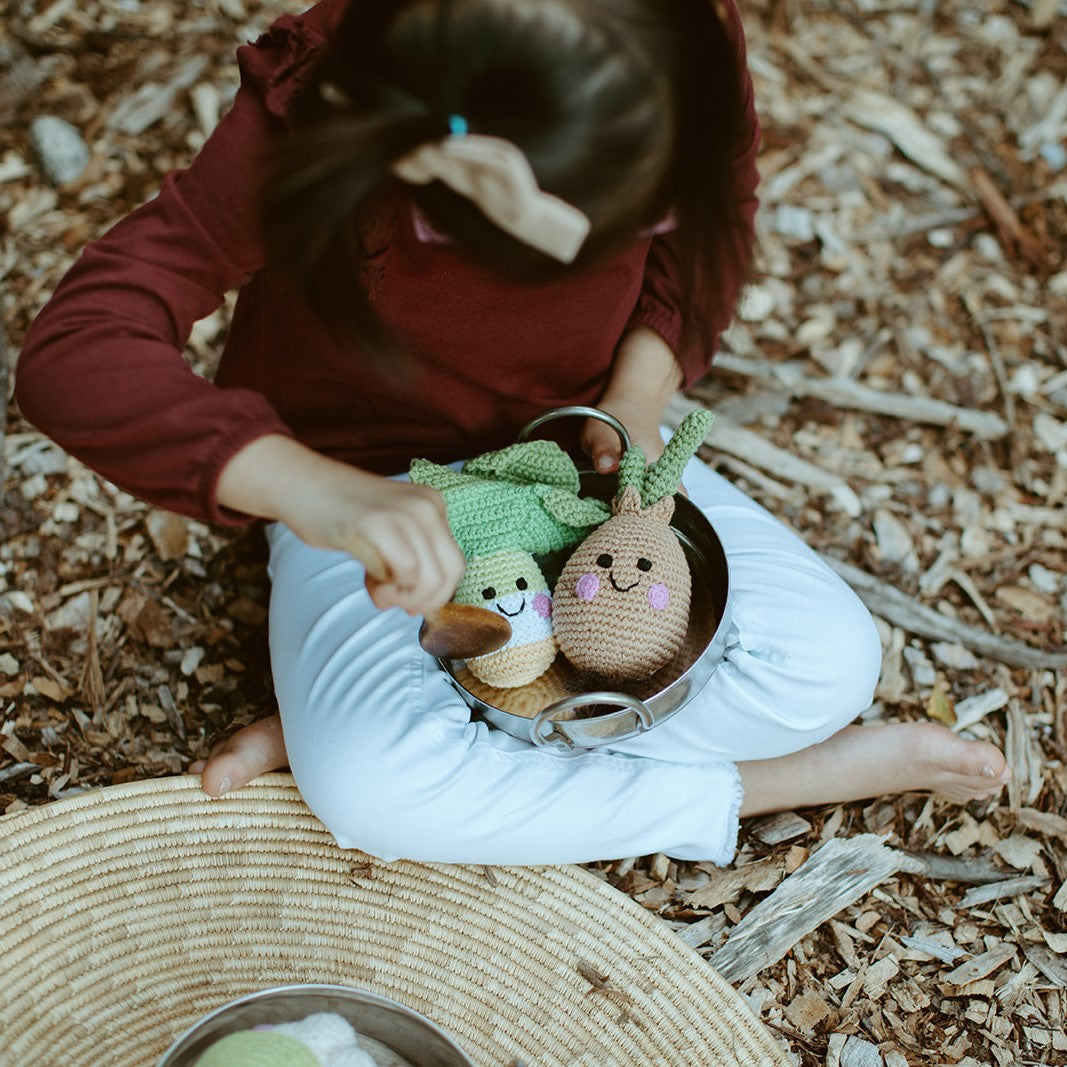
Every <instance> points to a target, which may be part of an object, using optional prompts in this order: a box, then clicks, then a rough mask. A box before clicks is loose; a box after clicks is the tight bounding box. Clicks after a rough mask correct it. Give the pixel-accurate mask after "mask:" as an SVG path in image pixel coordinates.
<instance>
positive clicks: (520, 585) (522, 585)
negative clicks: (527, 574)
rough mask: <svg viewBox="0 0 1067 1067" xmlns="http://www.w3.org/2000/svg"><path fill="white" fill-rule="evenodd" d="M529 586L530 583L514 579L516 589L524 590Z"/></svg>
mask: <svg viewBox="0 0 1067 1067" xmlns="http://www.w3.org/2000/svg"><path fill="white" fill-rule="evenodd" d="M529 584H530V583H529V582H527V581H526V579H525V578H516V579H515V588H516V589H523V590H525V589H526V588H527V587H528V586H529Z"/></svg>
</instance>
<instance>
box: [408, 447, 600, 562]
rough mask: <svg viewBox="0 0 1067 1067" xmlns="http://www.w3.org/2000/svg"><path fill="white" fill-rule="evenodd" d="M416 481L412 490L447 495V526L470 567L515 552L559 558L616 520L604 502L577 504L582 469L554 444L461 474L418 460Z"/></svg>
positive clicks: (483, 461) (521, 450)
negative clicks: (418, 487) (598, 527)
mask: <svg viewBox="0 0 1067 1067" xmlns="http://www.w3.org/2000/svg"><path fill="white" fill-rule="evenodd" d="M410 474H411V480H412V481H413V482H417V483H419V484H422V485H429V486H432V487H433V488H435V489H439V490H440V491H441V494H442V495H443V496H444V498H445V506H446V507H447V509H448V524H449V526H450V527H451V529H452V534H453V536H454V537H455V539H456V542H457V543H458V544H459V547H460V548H461V549H462V551H463V554H464V555H465V556H466V557H467V559H473V558H475V557H477V556H489V555H493V554H495V553H497V552H502V551H506V550H509V549H513V550H520V551H523V552H531V553H534V554H542V553H547V552H558V551H560V550H562V549H564V548H568V547H570V546H571V545H575V544H577V543H578V542H579V541H581V540H582V539H583V538H584V537H585V535H586V534H587V533H588V531H589V527H591V526H595V525H598V524H599V523H601V522H603V521H604V520H605V519H607V518H608V517H609V514H610V512H609V510H608V508H607V507H606V506H605V505H603V504H602V503H600V502H599V501H590V500H586V499H584V498H581V497H579V496H578V492H579V490H580V488H581V480H580V477H579V475H578V469H577V467H575V465H574V461H573V460H572V459H571V458H570V457H569V456H568V455H567V454H566V452H564V451H563V449H561V448H560V447H559V445H557V444H556V443H555V442H553V441H526V442H522V443H520V444H518V445H512V446H510V447H509V448H505V449H501V450H499V451H497V452H487V453H486V454H485V455H482V456H478V457H476V458H474V459H472V460H470V461H469V462H468V463H466V464H464V467H463V470H462V471H461V472H456V471H454V470H452V469H451V468H449V467H442V466H440V465H439V464H436V463H431V462H429V461H428V460H415V461H413V462H412V464H411V469H410Z"/></svg>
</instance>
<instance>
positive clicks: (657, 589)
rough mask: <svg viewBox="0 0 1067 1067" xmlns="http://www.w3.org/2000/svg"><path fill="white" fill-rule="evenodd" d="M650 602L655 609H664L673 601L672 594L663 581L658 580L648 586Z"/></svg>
mask: <svg viewBox="0 0 1067 1067" xmlns="http://www.w3.org/2000/svg"><path fill="white" fill-rule="evenodd" d="M648 602H649V603H650V604H651V605H652V610H653V611H663V609H664V608H666V606H667V605H668V604H669V603H670V602H671V594H670V593H669V592H668V590H667V587H666V586H665V585H664V584H663V583H662V582H656V584H655V585H650V586H649V587H648Z"/></svg>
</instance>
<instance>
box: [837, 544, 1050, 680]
mask: <svg viewBox="0 0 1067 1067" xmlns="http://www.w3.org/2000/svg"><path fill="white" fill-rule="evenodd" d="M822 558H823V559H824V560H825V561H826V562H827V563H828V564H829V565H830V567H832V568H833V569H834V570H835V571H837V573H838V574H839V575H840V576H841V577H842V578H844V579H845V581H846V582H848V584H849V585H850V586H852V588H853V589H854V590H855V591H856V593H857V594H858V595H859V598H860V599H861V600H862V601H863V602H864V603H865V604H866V605H867V607H868V608H870V609H871V611H872V612H874V614H875V615H880V616H881V617H882V618H883V619H885V620H886V622H891V623H892V624H893V625H894V626H899V627H900V628H901V629H902V630H906V631H907V632H908V633H912V634H918V635H919V636H920V637H928V638H931V639H933V640H935V641H951V642H953V643H955V644H960V645H963V646H964V648H969V649H970V650H971V651H972V652H977V653H979V654H981V655H983V656H988V657H989V658H990V659H994V660H997V661H998V662H1000V663H1007V664H1008V665H1009V666H1012V667H1035V668H1045V669H1048V670H1059V669H1062V668H1064V667H1067V652H1048V651H1045V650H1044V649H1040V648H1034V647H1033V646H1032V645H1025V644H1023V643H1022V642H1021V641H1012V640H1011V639H1010V638H1006V637H998V636H996V635H995V634H991V633H989V632H987V631H986V630H980V629H979V628H978V627H977V626H971V625H970V624H968V623H965V622H960V621H959V620H958V619H951V618H949V617H948V616H947V615H942V614H941V613H940V612H939V611H935V610H934V609H933V608H930V607H927V606H926V605H925V604H920V603H919V602H918V601H917V600H915V599H914V598H913V597H910V596H908V595H907V593H902V592H901V591H900V590H899V589H897V588H896V587H895V586H892V585H890V584H889V583H888V582H883V581H882V580H881V579H879V578H875V577H874V575H872V574H868V573H867V572H866V571H864V570H861V569H860V568H859V567H854V566H853V565H852V564H851V563H845V562H844V561H843V560H839V559H834V558H833V557H831V556H825V555H824V556H823V557H822Z"/></svg>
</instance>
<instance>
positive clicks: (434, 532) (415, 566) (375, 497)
mask: <svg viewBox="0 0 1067 1067" xmlns="http://www.w3.org/2000/svg"><path fill="white" fill-rule="evenodd" d="M216 493H217V497H218V503H219V504H220V505H222V506H223V507H225V508H228V509H230V510H232V511H237V512H242V513H244V514H246V515H255V516H258V517H260V518H264V519H271V520H277V521H281V522H284V523H285V524H286V525H287V526H288V527H289V528H290V529H291V530H293V532H294V533H296V534H297V536H299V537H300V538H301V539H302V540H304V541H306V542H307V543H308V544H309V545H312V546H314V547H316V548H328V549H339V550H341V551H345V552H348V553H349V554H350V555H352V556H355V558H356V559H358V560H359V561H360V562H361V563H362V564H363V565H364V566H365V567H366V570H367V589H368V590H369V591H370V594H371V598H372V599H373V601H374V603H375V604H377V605H378V607H380V608H390V607H399V608H403V609H404V610H405V611H407V612H409V613H410V614H412V615H421V614H425V613H427V612H428V611H431V610H432V609H434V608H437V607H440V606H441V605H442V604H444V603H446V602H447V601H449V600H450V599H451V598H452V594H453V592H454V591H455V589H456V586H457V585H458V584H459V581H460V579H461V578H462V577H463V571H464V569H465V567H466V561H465V560H464V558H463V554H462V553H461V552H460V550H459V547H458V546H457V545H456V542H455V540H454V539H453V537H452V533H451V531H450V529H449V526H448V520H447V516H446V513H445V503H444V499H443V498H442V496H441V494H440V493H439V492H438V491H437V490H436V489H431V488H429V487H428V486H423V485H412V484H410V483H408V482H398V481H393V480H391V479H389V478H382V477H380V476H378V475H376V474H369V473H367V472H366V471H361V470H358V469H357V468H355V467H351V466H349V465H348V464H345V463H341V462H339V461H337V460H334V459H330V458H328V457H326V456H323V455H320V454H319V453H318V452H315V451H313V450H312V449H310V448H308V447H306V446H305V445H302V444H300V443H299V442H298V441H295V440H293V439H292V438H291V437H285V436H282V435H279V434H269V435H267V436H265V437H260V438H258V439H256V440H255V441H252V442H251V443H250V444H248V445H246V446H245V447H244V448H242V449H241V450H240V451H239V452H237V453H236V454H235V455H234V456H233V457H232V458H231V459H230V460H229V462H228V463H227V464H226V465H225V466H224V467H223V468H222V473H221V474H220V476H219V480H218V483H217V489H216Z"/></svg>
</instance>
